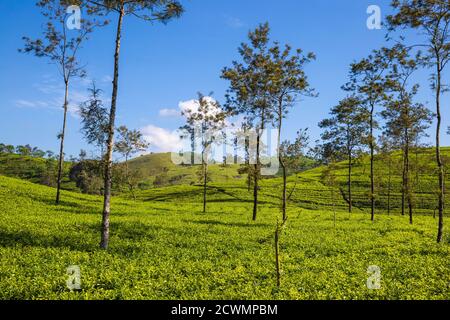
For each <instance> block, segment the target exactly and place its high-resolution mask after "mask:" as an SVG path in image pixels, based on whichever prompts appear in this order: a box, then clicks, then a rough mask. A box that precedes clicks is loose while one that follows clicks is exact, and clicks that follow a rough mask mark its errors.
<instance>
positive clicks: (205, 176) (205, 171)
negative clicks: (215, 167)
mask: <svg viewBox="0 0 450 320" xmlns="http://www.w3.org/2000/svg"><path fill="white" fill-rule="evenodd" d="M202 166H203V213H206V189H207V187H208V163H207V162H206V160H205V156H204V154H202Z"/></svg>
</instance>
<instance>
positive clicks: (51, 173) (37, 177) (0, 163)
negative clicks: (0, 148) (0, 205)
mask: <svg viewBox="0 0 450 320" xmlns="http://www.w3.org/2000/svg"><path fill="white" fill-rule="evenodd" d="M70 166H71V164H70V163H68V162H66V165H65V167H64V171H65V176H66V177H67V175H68V172H69V170H70ZM56 172H57V160H55V159H44V158H37V157H32V156H23V155H18V154H6V153H5V154H3V153H0V175H4V176H7V177H12V178H20V179H23V180H27V181H30V182H33V183H39V184H44V185H48V186H55V185H56ZM62 188H63V189H65V190H77V188H76V186H75V184H74V183H73V182H71V181H69V179H68V178H64V179H63V181H62Z"/></svg>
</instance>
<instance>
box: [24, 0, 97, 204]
mask: <svg viewBox="0 0 450 320" xmlns="http://www.w3.org/2000/svg"><path fill="white" fill-rule="evenodd" d="M71 5H78V6H81V5H82V1H77V0H75V1H72V0H39V1H37V6H38V7H39V8H40V9H41V13H42V15H43V16H44V17H45V19H46V20H47V22H46V24H45V25H44V27H43V30H42V38H38V39H31V38H29V37H23V40H24V41H25V47H24V48H23V49H20V50H19V51H20V52H23V53H32V54H34V55H35V56H36V57H39V58H46V59H47V60H48V61H50V62H51V63H52V64H54V65H55V66H56V67H57V69H58V72H59V74H60V76H61V79H62V80H63V82H64V104H63V110H64V116H63V123H62V130H61V132H60V134H59V135H58V138H59V140H60V149H59V163H58V178H57V187H56V204H59V202H60V194H61V180H62V174H63V171H64V139H65V137H66V127H67V111H68V107H69V88H70V84H71V80H72V79H73V78H76V77H84V76H85V71H84V70H83V68H82V66H80V64H79V61H78V53H79V50H80V48H81V46H82V44H83V42H84V41H85V40H87V38H88V36H89V34H90V33H91V32H92V31H93V29H94V28H95V27H96V26H99V25H102V24H104V23H100V22H97V21H96V20H95V19H80V21H78V23H77V24H78V26H77V28H72V27H69V25H68V19H69V18H70V17H71V16H72V14H73V12H71V11H70V10H68V9H69V7H70V6H71ZM78 27H79V28H78Z"/></svg>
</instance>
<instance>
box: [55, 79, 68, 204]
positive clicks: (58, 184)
mask: <svg viewBox="0 0 450 320" xmlns="http://www.w3.org/2000/svg"><path fill="white" fill-rule="evenodd" d="M68 104H69V82H68V81H67V80H66V81H65V93H64V120H63V127H62V131H61V136H60V139H61V141H60V148H59V161H58V178H57V181H56V204H57V205H59V202H60V198H61V180H62V175H63V172H64V138H65V137H66V125H67V109H68Z"/></svg>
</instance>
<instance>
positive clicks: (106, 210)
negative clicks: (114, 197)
mask: <svg viewBox="0 0 450 320" xmlns="http://www.w3.org/2000/svg"><path fill="white" fill-rule="evenodd" d="M124 14H125V11H124V8H123V6H122V8H121V10H120V13H119V20H118V23H117V34H116V49H115V55H114V80H113V91H112V99H111V110H110V113H109V127H108V142H107V151H106V157H105V162H106V163H105V194H104V203H103V218H102V234H101V242H100V247H101V248H102V249H108V244H109V215H110V213H111V184H112V157H113V146H114V129H115V120H116V106H117V92H118V86H119V58H120V41H121V34H122V23H123V17H124Z"/></svg>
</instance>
